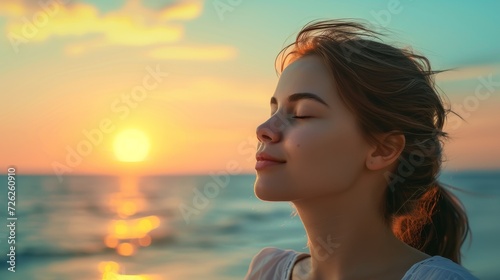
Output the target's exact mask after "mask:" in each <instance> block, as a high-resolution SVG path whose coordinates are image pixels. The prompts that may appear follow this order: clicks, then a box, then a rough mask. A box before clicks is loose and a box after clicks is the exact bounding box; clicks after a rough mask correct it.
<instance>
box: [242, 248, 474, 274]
mask: <svg viewBox="0 0 500 280" xmlns="http://www.w3.org/2000/svg"><path fill="white" fill-rule="evenodd" d="M308 256H310V254H308V253H302V252H297V251H294V250H290V249H286V250H283V249H279V248H276V247H265V248H264V249H262V250H260V252H259V253H257V254H256V255H255V256H254V257H253V259H252V261H251V263H250V266H249V268H248V272H247V274H246V276H245V279H244V280H290V277H291V275H292V269H293V265H294V264H295V263H296V262H297V261H298V260H301V259H303V258H305V257H308ZM421 279H425V280H437V279H439V280H440V279H450V280H451V279H453V280H478V278H476V277H475V276H473V275H472V274H471V273H470V272H469V271H468V270H467V269H465V268H464V267H463V266H461V265H459V264H457V263H455V262H453V261H452V260H450V259H447V258H444V257H441V256H433V257H430V258H427V259H425V260H423V261H420V262H418V263H415V264H414V265H413V266H412V267H410V269H409V270H408V271H407V272H406V273H405V275H404V276H403V278H402V279H401V280H421Z"/></svg>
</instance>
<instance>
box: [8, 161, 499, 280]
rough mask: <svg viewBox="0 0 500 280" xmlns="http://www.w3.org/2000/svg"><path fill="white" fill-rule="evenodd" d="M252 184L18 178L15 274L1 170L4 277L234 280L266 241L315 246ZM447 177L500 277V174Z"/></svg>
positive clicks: (245, 180)
mask: <svg viewBox="0 0 500 280" xmlns="http://www.w3.org/2000/svg"><path fill="white" fill-rule="evenodd" d="M254 180H255V175H254V174H248V175H238V176H212V175H206V176H205V175H203V176H202V175H199V176H149V177H131V176H129V177H113V176H65V177H62V181H59V179H58V178H57V177H56V176H53V175H43V176H40V175H36V176H35V175H30V176H26V175H24V176H23V175H16V185H15V187H16V196H15V199H16V205H15V217H16V218H17V220H15V236H14V237H15V239H14V240H15V242H16V243H15V246H16V247H15V272H10V271H8V268H9V267H10V266H11V264H9V263H8V261H9V259H10V258H11V257H10V256H7V254H10V255H12V253H11V252H10V246H11V245H9V244H8V240H9V238H8V237H9V234H10V233H11V232H10V230H9V227H8V225H9V222H10V221H12V220H7V219H8V217H11V216H8V212H7V192H8V190H7V177H6V175H5V174H4V175H1V176H0V182H2V183H1V184H2V185H4V186H5V187H3V188H2V192H3V193H1V194H0V197H1V205H2V207H1V208H0V220H1V221H2V223H4V224H5V225H7V226H5V225H4V226H1V227H0V228H1V230H0V249H1V257H0V259H1V260H2V265H1V270H0V279H2V280H8V279H16V280H17V279H23V280H30V279H35V280H38V279H40V280H42V279H50V280H58V279H64V280H67V279H84V280H97V279H100V280H101V279H102V280H111V279H113V280H153V279H154V280H172V279H175V280H177V279H180V280H184V279H189V280H191V279H194V280H197V279H200V280H212V279H213V280H215V279H217V280H230V279H231V280H232V279H243V277H244V276H245V274H246V272H247V269H248V265H249V264H250V261H251V259H252V257H253V256H254V255H255V254H256V253H257V252H259V251H260V249H262V248H263V247H267V246H275V247H279V248H282V249H294V250H297V251H304V252H308V250H307V247H306V242H307V239H306V234H305V231H304V228H303V226H302V224H301V222H300V219H299V217H298V216H295V217H293V216H292V215H291V213H292V210H293V209H292V207H291V205H290V204H289V203H288V202H265V201H260V200H259V199H257V198H256V197H255V196H254V193H253V183H254ZM440 180H441V181H442V182H444V183H447V184H450V185H452V186H454V187H456V189H453V190H452V192H454V193H455V194H456V195H457V196H458V197H459V198H460V200H461V201H462V203H463V204H464V206H465V207H466V210H467V211H468V215H469V219H470V225H471V228H472V239H470V238H468V240H467V241H466V242H465V243H464V246H463V247H462V253H463V262H462V265H463V266H465V267H466V268H467V269H469V270H470V271H471V272H472V273H473V274H474V275H475V276H477V277H479V278H480V279H500V171H467V172H464V171H461V172H443V173H442V174H441V175H440ZM11 206H12V205H11ZM11 240H12V238H11Z"/></svg>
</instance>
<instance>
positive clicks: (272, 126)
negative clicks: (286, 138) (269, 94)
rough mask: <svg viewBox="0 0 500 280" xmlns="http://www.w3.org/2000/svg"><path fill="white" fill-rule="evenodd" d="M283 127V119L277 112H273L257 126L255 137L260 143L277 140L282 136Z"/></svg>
mask: <svg viewBox="0 0 500 280" xmlns="http://www.w3.org/2000/svg"><path fill="white" fill-rule="evenodd" d="M284 128H285V122H284V120H282V119H281V118H280V116H279V114H275V115H274V116H272V117H270V118H269V119H268V120H267V121H265V122H264V123H262V124H261V125H259V126H258V127H257V139H259V142H261V143H265V142H271V143H273V142H278V141H280V139H281V138H282V135H283V130H284Z"/></svg>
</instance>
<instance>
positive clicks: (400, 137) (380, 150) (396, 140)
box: [365, 132, 406, 170]
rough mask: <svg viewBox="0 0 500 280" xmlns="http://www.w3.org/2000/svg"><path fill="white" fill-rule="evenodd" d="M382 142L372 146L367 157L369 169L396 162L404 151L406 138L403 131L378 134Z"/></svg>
mask: <svg viewBox="0 0 500 280" xmlns="http://www.w3.org/2000/svg"><path fill="white" fill-rule="evenodd" d="M377 138H378V140H379V141H380V143H381V144H377V145H374V146H372V148H371V149H370V150H369V151H368V154H367V157H366V163H365V164H366V167H367V168H368V169H369V170H380V169H383V168H386V167H388V166H390V165H391V164H392V163H394V162H395V161H396V160H397V159H398V157H399V155H400V154H401V153H402V152H403V149H404V147H405V143H406V139H405V136H404V134H403V133H401V132H388V133H384V134H380V135H378V136H377Z"/></svg>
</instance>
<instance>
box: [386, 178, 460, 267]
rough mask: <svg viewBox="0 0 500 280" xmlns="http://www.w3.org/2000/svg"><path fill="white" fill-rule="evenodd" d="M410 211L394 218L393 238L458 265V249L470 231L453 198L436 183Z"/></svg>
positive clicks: (455, 199)
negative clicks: (394, 236)
mask: <svg viewBox="0 0 500 280" xmlns="http://www.w3.org/2000/svg"><path fill="white" fill-rule="evenodd" d="M413 208H414V209H413V211H411V212H410V213H407V214H405V215H401V216H397V217H395V218H394V220H393V224H392V229H393V232H394V234H395V235H396V237H397V238H398V239H400V240H401V241H403V242H405V243H406V244H408V245H410V246H412V247H414V248H416V249H419V250H420V251H422V252H424V253H426V254H429V255H431V256H435V255H439V256H443V257H445V258H448V259H451V260H452V261H454V262H456V263H459V264H460V262H461V255H460V247H461V246H462V244H463V242H464V241H465V239H466V237H467V235H468V234H469V232H470V229H469V223H468V219H467V215H466V214H465V210H464V208H463V206H462V205H461V204H460V202H459V200H458V199H457V198H456V196H455V195H453V194H452V193H451V192H449V191H448V190H446V189H445V188H444V187H443V186H442V185H441V184H440V183H438V182H435V183H434V184H433V185H431V186H430V187H428V188H427V190H426V191H425V193H424V194H423V195H422V197H421V198H420V199H419V200H418V201H416V205H414V207H413Z"/></svg>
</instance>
